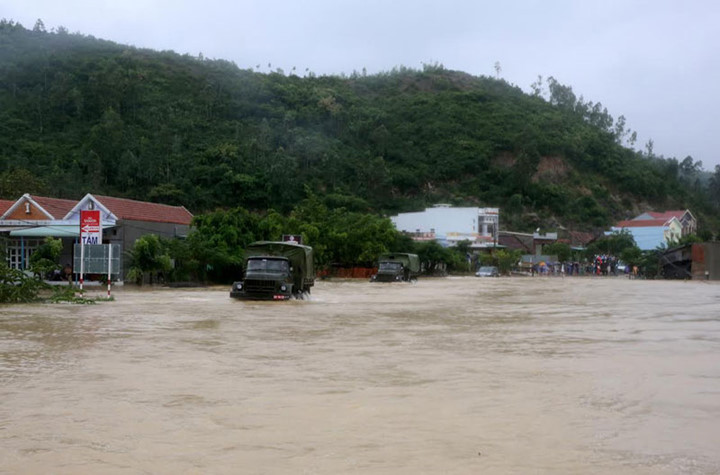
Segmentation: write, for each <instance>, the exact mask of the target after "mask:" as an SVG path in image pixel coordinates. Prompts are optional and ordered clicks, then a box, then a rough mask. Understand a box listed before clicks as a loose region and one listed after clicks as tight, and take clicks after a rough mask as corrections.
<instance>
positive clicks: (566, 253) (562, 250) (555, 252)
mask: <svg viewBox="0 0 720 475" xmlns="http://www.w3.org/2000/svg"><path fill="white" fill-rule="evenodd" d="M543 254H547V255H549V256H557V258H558V260H559V261H560V262H565V261H568V260H570V257H571V256H572V249H570V246H569V245H567V244H565V243H563V242H554V243H551V244H548V245H546V246H543Z"/></svg>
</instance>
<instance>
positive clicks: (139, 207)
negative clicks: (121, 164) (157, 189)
mask: <svg viewBox="0 0 720 475" xmlns="http://www.w3.org/2000/svg"><path fill="white" fill-rule="evenodd" d="M93 196H94V197H95V198H97V200H98V201H99V202H100V203H101V204H102V205H103V206H105V207H106V208H107V209H109V210H110V211H111V212H112V213H113V214H114V215H115V216H116V217H117V218H118V219H132V220H135V221H153V222H157V223H175V224H190V221H191V220H192V218H193V215H192V214H191V213H190V211H188V210H186V209H185V207H184V206H170V205H163V204H159V203H148V202H147V201H135V200H128V199H125V198H114V197H112V196H99V195H93Z"/></svg>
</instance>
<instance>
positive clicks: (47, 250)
mask: <svg viewBox="0 0 720 475" xmlns="http://www.w3.org/2000/svg"><path fill="white" fill-rule="evenodd" d="M62 248H63V244H62V239H59V238H53V237H48V238H46V239H45V242H44V243H43V244H41V245H40V246H39V247H38V248H37V249H36V250H35V252H33V254H32V255H31V256H30V270H31V271H32V272H33V273H34V274H35V275H36V276H38V277H40V278H42V279H44V278H46V277H47V275H48V274H49V273H50V272H52V271H53V270H56V269H60V264H59V263H58V262H57V260H58V257H60V253H61V252H62Z"/></svg>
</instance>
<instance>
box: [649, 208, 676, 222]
mask: <svg viewBox="0 0 720 475" xmlns="http://www.w3.org/2000/svg"><path fill="white" fill-rule="evenodd" d="M648 214H649V215H650V216H652V217H653V218H655V219H665V220H668V219H670V218H677V219H680V218H682V217H683V215H684V214H685V210H675V211H664V212H662V213H657V212H654V211H650V212H648Z"/></svg>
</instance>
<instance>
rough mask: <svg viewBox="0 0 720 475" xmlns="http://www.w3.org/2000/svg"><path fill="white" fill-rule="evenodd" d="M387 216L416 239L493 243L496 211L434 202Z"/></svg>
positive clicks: (477, 244)
mask: <svg viewBox="0 0 720 475" xmlns="http://www.w3.org/2000/svg"><path fill="white" fill-rule="evenodd" d="M390 219H391V220H392V222H393V224H394V225H395V228H396V229H397V230H398V231H401V232H404V233H406V234H408V235H409V236H411V237H412V238H413V239H414V240H416V241H429V240H435V241H437V242H438V243H440V244H441V245H442V246H445V247H448V246H455V245H456V244H457V243H459V242H462V241H470V243H471V246H472V247H475V248H482V247H492V246H494V245H496V244H497V240H498V232H499V226H500V221H499V220H500V210H499V209H498V208H454V207H452V206H450V205H448V204H437V205H435V206H433V207H432V208H426V209H425V210H424V211H418V212H415V213H400V214H398V215H397V216H393V217H391V218H390Z"/></svg>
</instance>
